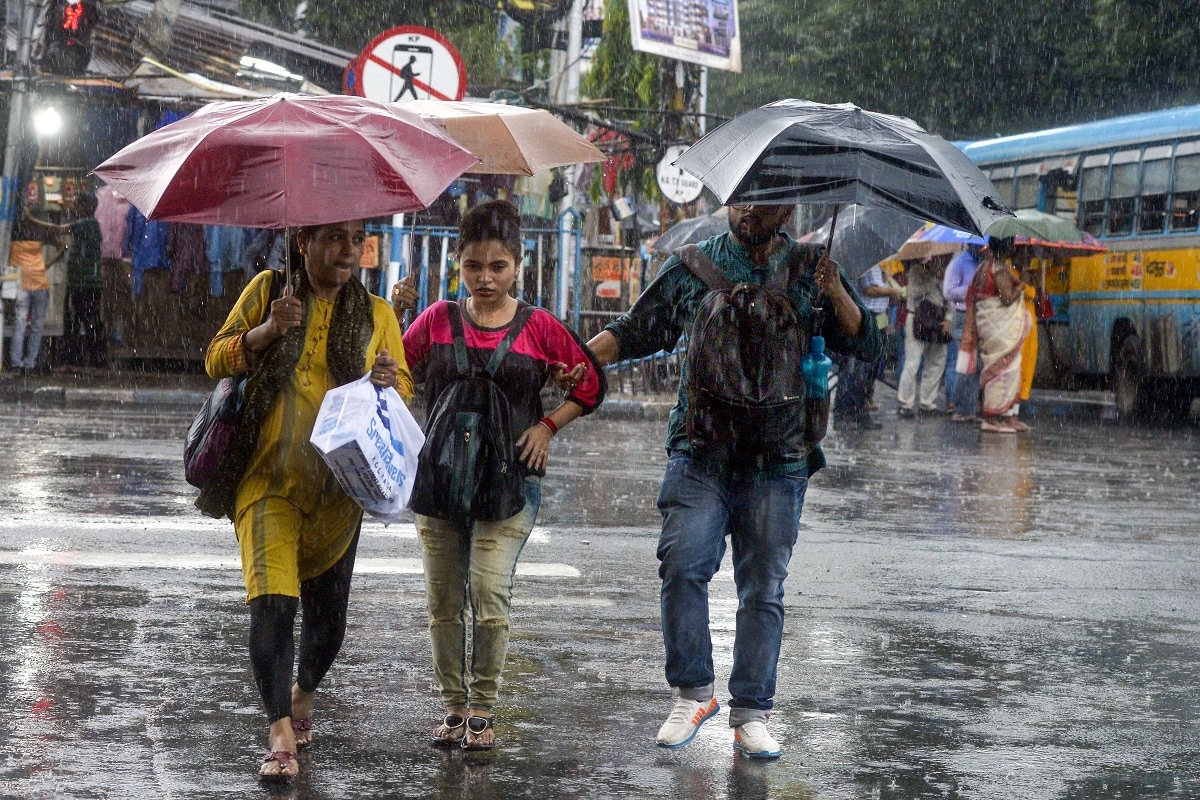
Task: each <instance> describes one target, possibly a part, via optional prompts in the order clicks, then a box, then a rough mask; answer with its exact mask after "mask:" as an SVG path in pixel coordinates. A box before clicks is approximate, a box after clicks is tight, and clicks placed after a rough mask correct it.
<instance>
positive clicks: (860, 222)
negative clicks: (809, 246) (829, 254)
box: [812, 205, 921, 280]
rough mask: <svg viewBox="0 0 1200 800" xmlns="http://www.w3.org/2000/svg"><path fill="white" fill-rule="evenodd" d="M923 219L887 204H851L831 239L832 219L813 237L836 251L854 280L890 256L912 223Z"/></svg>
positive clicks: (838, 258) (843, 212)
mask: <svg viewBox="0 0 1200 800" xmlns="http://www.w3.org/2000/svg"><path fill="white" fill-rule="evenodd" d="M920 222H921V221H920V220H918V219H914V218H912V217H910V216H909V215H907V214H899V213H897V212H895V211H889V210H887V209H884V208H864V207H863V206H860V205H850V206H847V207H846V208H845V209H844V210H843V211H842V213H841V217H840V220H839V223H838V226H837V228H835V229H834V231H833V241H832V242H830V241H829V231H830V228H832V227H833V220H832V219H831V220H829V221H828V222H826V223H825V224H824V225H822V226H821V227H820V228H817V230H816V231H815V232H814V233H813V237H812V241H813V242H819V243H823V244H826V245H828V246H829V249H830V251H833V252H836V253H837V260H838V263H839V264H840V265H841V267H842V269H843V270H845V272H846V274H847V275H848V276H849V277H850V279H851V280H855V279H857V278H858V277H859V276H860V275H862V274H863V273H864V272H866V271H867V270H868V269H870V268H871V267H872V266H874V265H875V264H878V263H879V262H880V261H883V260H884V259H885V258H887V257H888V254H889V253H892V252H893V251H894V250H895V249H896V245H897V243H899V242H903V241H904V239H905V237H906V236H908V235H909V234H910V233H912V229H913V226H914V225H919V224H920Z"/></svg>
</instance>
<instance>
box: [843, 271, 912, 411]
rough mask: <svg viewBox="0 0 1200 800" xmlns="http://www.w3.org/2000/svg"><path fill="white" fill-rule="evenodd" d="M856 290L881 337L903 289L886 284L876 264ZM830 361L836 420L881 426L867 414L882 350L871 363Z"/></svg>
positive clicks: (880, 369) (850, 360)
mask: <svg viewBox="0 0 1200 800" xmlns="http://www.w3.org/2000/svg"><path fill="white" fill-rule="evenodd" d="M857 287H858V290H859V292H860V294H861V295H862V298H863V304H864V305H865V306H866V308H867V311H869V312H870V313H871V322H873V323H874V324H875V326H876V327H878V328H879V331H880V336H881V338H882V337H883V336H884V335H885V334H886V332H887V328H888V306H889V304H890V303H891V301H892V300H893V299H894V300H900V299H901V298H903V297H904V290H903V289H902V288H901V287H900V286H897V285H895V284H892V283H888V281H887V280H885V279H884V277H883V270H882V268H880V266H879V265H878V264H875V265H874V266H872V267H871V268H870V269H868V270H867V271H866V272H864V273H863V274H862V275H861V276H859V279H858V281H857ZM833 360H834V361H835V362H836V363H837V364H838V384H837V391H836V394H835V396H834V404H833V410H834V413H835V414H836V415H837V419H838V420H839V421H841V422H845V423H847V424H848V425H855V426H857V427H859V428H862V429H864V430H876V429H878V428H880V427H882V426H881V425H880V424H879V423H878V422H877V421H875V420H873V419H871V415H870V412H871V411H872V408H871V405H872V403H871V398H872V395H873V394H874V389H875V381H876V379H878V378H879V377H880V375H881V374H882V371H883V351H882V350H880V353H879V356H878V357H877V358H876V359H875V360H874V361H871V362H866V361H859V360H858V359H857V358H853V357H851V356H847V355H844V354H842V353H834V354H833Z"/></svg>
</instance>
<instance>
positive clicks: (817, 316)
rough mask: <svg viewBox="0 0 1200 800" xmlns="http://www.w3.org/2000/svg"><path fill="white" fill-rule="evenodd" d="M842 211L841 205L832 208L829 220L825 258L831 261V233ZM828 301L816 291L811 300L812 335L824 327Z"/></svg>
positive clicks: (815, 334)
mask: <svg viewBox="0 0 1200 800" xmlns="http://www.w3.org/2000/svg"><path fill="white" fill-rule="evenodd" d="M841 210H842V206H841V204H840V203H839V204H837V205H835V206H834V207H833V217H832V219H830V220H829V239H828V241H826V242H825V255H824V257H825V258H829V259H832V258H833V257H832V256H831V255H829V254H830V253H831V252H832V251H833V232H834V231H835V230H837V218H838V212H839V211H841ZM828 301H829V298H828V297H826V295H825V292H824V291H820V290H818V291H817V296H816V297H814V298H813V305H812V310H813V335H814V336H819V335H820V334H821V330H822V329H823V328H824V327H825V303H827V302H828Z"/></svg>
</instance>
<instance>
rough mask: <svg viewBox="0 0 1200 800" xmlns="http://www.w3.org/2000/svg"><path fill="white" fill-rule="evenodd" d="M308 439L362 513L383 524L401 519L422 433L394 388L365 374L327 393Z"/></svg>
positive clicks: (408, 494) (422, 441)
mask: <svg viewBox="0 0 1200 800" xmlns="http://www.w3.org/2000/svg"><path fill="white" fill-rule="evenodd" d="M309 441H310V442H312V446H313V447H315V448H316V449H317V452H318V453H320V454H321V458H323V459H324V460H325V463H326V464H328V465H329V469H330V470H331V471H332V472H333V474H334V476H335V477H336V478H337V480H338V483H340V484H341V486H342V489H343V490H345V492H346V494H348V495H349V496H350V497H351V498H352V499H353V500H354V501H355V502H356V503H358V504H359V505H360V506H362V510H363V511H365V512H367V513H368V514H370V515H371V516H372V517H375V518H376V519H378V520H380V521H381V522H383V523H384V524H388V523H391V522H395V521H396V520H397V519H399V518H400V513H401V512H402V511H403V510H404V508H405V507H406V506H407V505H408V498H409V496H410V495H411V494H412V487H413V481H414V480H415V479H416V476H417V455H418V454H419V453H420V452H421V447H422V446H423V445H424V444H425V435H424V434H423V433H421V427H420V426H419V425H417V421H416V420H415V419H413V416H412V414H411V413H410V412H409V410H408V406H406V405H405V404H404V401H403V400H401V399H400V395H399V394H397V393H396V390H395V389H381V388H379V387H378V386H375V385H374V384H372V383H371V377H370V375H369V374H368V375H364V376H363V377H361V378H359V379H358V380H356V381H354V382H353V383H347V384H346V385H344V386H339V387H337V388H336V389H332V390H330V391H329V392H327V393H326V394H325V400H324V401H323V402H322V403H321V410H320V411H319V412H317V422H316V424H315V425H314V426H313V432H312V436H311V437H310V438H309Z"/></svg>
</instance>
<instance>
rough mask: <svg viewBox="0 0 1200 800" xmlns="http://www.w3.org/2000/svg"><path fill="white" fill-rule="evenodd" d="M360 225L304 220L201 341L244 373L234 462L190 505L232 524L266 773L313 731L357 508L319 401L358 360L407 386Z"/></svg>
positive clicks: (282, 767) (345, 595)
mask: <svg viewBox="0 0 1200 800" xmlns="http://www.w3.org/2000/svg"><path fill="white" fill-rule="evenodd" d="M365 239H366V230H365V228H364V226H363V223H362V222H361V221H359V220H354V221H350V222H340V223H335V224H331V225H314V226H310V227H305V228H301V229H300V230H299V231H298V232H297V234H296V242H297V245H298V248H299V251H300V254H301V255H302V257H303V259H304V266H303V269H296V270H293V272H292V285H291V286H286V287H280V286H275V281H283V280H284V278H283V273H277V272H273V271H270V270H266V271H263V272H261V273H259V274H258V275H257V276H256V277H255V278H254V279H253V280H251V281H250V283H249V284H247V286H246V289H245V290H244V291H243V292H242V295H241V297H239V298H238V301H237V303H236V304H235V305H234V307H233V309H232V310H231V311H230V312H229V317H228V318H227V319H226V320H225V324H224V325H223V326H222V327H221V330H220V331H219V332H218V333H217V335H216V336H215V337H214V338H213V340H212V342H211V343H210V344H209V346H208V351H207V353H206V354H205V366H206V367H207V369H208V374H209V375H210V376H211V377H213V378H223V377H226V376H235V377H246V378H247V382H246V385H245V388H244V390H243V397H244V409H243V412H242V422H241V424H240V425H239V426H238V431H237V434H236V435H235V438H234V440H233V441H232V442H231V444H230V447H229V450H230V453H229V454H228V455H227V457H226V459H224V460H223V461H222V466H223V467H226V466H227V465H228V464H233V465H234V466H233V468H231V469H228V470H227V472H226V473H225V474H223V475H221V476H219V478H218V479H217V480H215V481H214V482H213V483H210V484H209V485H208V486H206V487H205V488H204V489H203V490H201V492H200V497H199V499H198V500H197V501H196V505H197V506H198V507H200V509H201V510H202V511H204V512H205V513H206V514H209V515H211V516H223V515H227V516H229V518H230V519H231V520H233V525H234V532H235V533H236V534H237V539H238V544H239V546H240V550H241V557H242V578H243V580H244V582H245V586H246V600H247V604H248V605H249V606H250V635H249V646H250V664H251V667H252V669H253V672H254V682H255V684H256V685H257V686H258V690H259V694H260V695H261V697H262V701H263V706H264V708H265V709H266V712H267V721H268V723H269V725H270V730H269V734H268V738H269V747H268V751H269V752H268V755H267V757H266V758H265V759H264V761H263V763H262V765H261V767H260V768H259V774H260V775H261V776H262V777H263V778H268V779H276V780H278V779H288V778H291V777H293V776H295V775H297V774H298V773H299V771H300V765H299V762H297V761H296V752H297V749H298V748H300V747H304V746H305V745H307V744H309V743H310V742H312V738H313V721H312V708H313V699H314V695H315V694H316V690H317V686H318V684H320V682H321V680H322V678H324V676H325V673H326V672H327V671H328V670H329V668H330V667H331V666H332V665H333V661H334V659H335V658H336V657H337V654H338V651H339V650H340V649H341V646H342V640H343V638H344V637H345V634H346V611H347V608H348V605H349V599H350V578H351V573H352V572H353V569H354V556H355V551H356V549H357V546H358V534H359V529H360V528H361V526H362V515H363V512H362V509H361V508H360V507H359V506H358V504H357V503H355V502H354V501H353V500H352V499H350V498H349V497H348V496H347V495H346V493H345V492H344V491H342V488H341V486H340V485H339V484H338V482H337V480H336V479H335V478H334V476H333V474H332V473H331V472H330V470H329V467H327V466H326V465H325V462H324V461H323V460H322V459H321V456H320V455H319V454H318V453H317V451H316V450H315V449H314V448H313V446H312V445H311V444H310V443H309V437H310V436H311V434H312V430H313V425H314V423H315V422H316V418H317V412H318V410H319V409H320V407H321V401H322V400H323V399H324V398H325V393H326V392H328V391H329V390H330V389H333V388H334V387H336V386H342V385H345V384H347V383H350V382H352V381H355V380H358V379H359V378H361V377H362V376H363V374H364V373H367V372H369V373H370V375H371V383H373V384H374V385H376V386H382V387H393V388H395V389H396V390H397V391H398V392H399V393H400V394H401V395H402V396H403V397H405V398H409V397H411V396H412V378H411V376H410V375H409V371H408V367H407V365H406V364H405V361H404V343H403V341H402V339H401V337H400V327H399V326H398V325H397V324H396V317H395V315H394V314H393V313H392V308H391V305H390V304H389V303H388V302H387V301H386V300H383V299H382V298H378V297H373V296H372V295H371V294H370V293H369V292H367V290H366V288H365V287H364V286H363V285H362V284H361V283H360V282H359V280H358V278H357V277H355V275H356V274H357V273H358V269H359V267H358V262H359V259H360V258H361V257H362V249H363V241H364V240H365ZM272 298H275V299H272ZM301 609H302V611H303V615H302V624H301V626H300V642H299V647H298V648H297V647H296V646H295V642H294V633H293V626H294V622H295V619H296V613H297V611H300V610H301ZM297 651H298V653H297ZM294 653H297V655H298V661H299V665H298V669H296V677H295V682H293V679H292V673H293V667H294V666H295V664H294V661H295V660H296V658H295V657H294V655H293V654H294Z"/></svg>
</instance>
